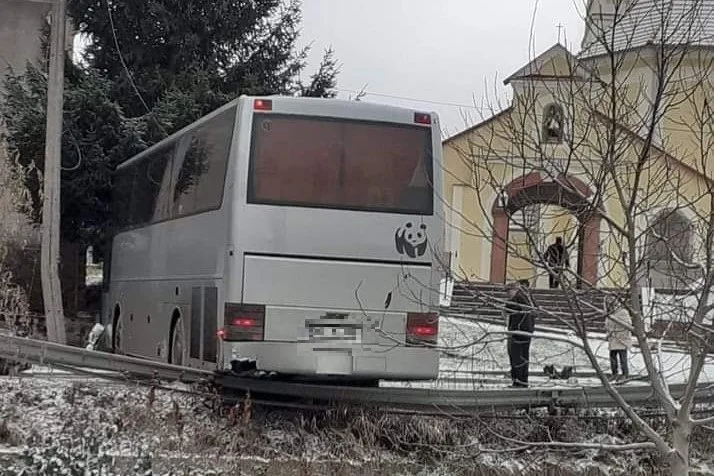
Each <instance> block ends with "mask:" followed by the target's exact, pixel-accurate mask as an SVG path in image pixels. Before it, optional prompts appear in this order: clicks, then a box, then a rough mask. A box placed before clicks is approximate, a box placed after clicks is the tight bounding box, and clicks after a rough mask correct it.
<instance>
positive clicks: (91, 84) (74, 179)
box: [0, 0, 337, 252]
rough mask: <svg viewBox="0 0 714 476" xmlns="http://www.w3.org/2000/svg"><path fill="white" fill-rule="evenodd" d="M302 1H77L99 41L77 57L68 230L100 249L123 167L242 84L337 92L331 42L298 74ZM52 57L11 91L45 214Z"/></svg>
mask: <svg viewBox="0 0 714 476" xmlns="http://www.w3.org/2000/svg"><path fill="white" fill-rule="evenodd" d="M300 6H301V5H300V2H298V1H296V0H290V1H289V2H288V3H285V2H283V1H282V0H70V2H69V11H70V14H71V16H72V18H73V21H74V24H75V25H77V26H78V27H79V29H80V31H81V32H82V33H84V34H86V35H88V37H89V39H90V44H89V46H88V48H87V51H86V55H85V56H86V64H84V65H74V64H71V62H70V61H68V64H67V66H66V75H67V76H66V84H65V113H64V136H63V143H62V166H63V171H62V189H61V200H62V234H63V238H64V239H68V240H71V241H76V240H80V241H81V242H83V243H85V244H87V245H93V246H94V247H95V249H96V250H97V251H98V252H101V248H102V245H103V244H104V243H105V239H106V237H107V234H108V232H109V231H110V227H111V190H112V172H113V170H114V168H115V167H116V166H117V165H118V164H119V163H121V162H122V161H123V160H126V159H127V158H129V157H131V156H132V155H133V154H135V153H137V152H139V151H140V150H143V149H145V148H146V147H148V146H150V145H151V144H153V143H155V142H157V141H158V140H160V139H162V138H164V137H166V136H167V135H168V134H171V133H173V132H175V131H176V130H178V129H180V128H181V127H183V126H185V125H187V124H189V123H191V122H193V121H194V120H196V119H197V118H199V117H200V116H202V115H204V114H206V113H207V112H209V111H211V110H213V109H215V108H217V107H219V106H220V105H222V104H224V103H226V102H227V101H229V100H231V99H234V98H235V97H237V96H238V95H240V94H286V95H299V94H303V95H309V96H324V97H332V96H333V95H334V92H333V88H334V86H335V81H336V77H337V64H336V61H335V59H334V55H333V53H332V51H331V50H328V51H327V53H326V55H325V57H324V59H323V62H322V64H321V66H320V68H319V69H318V71H317V72H316V73H315V74H313V75H312V76H311V79H310V82H309V84H307V85H304V84H302V82H301V81H300V80H299V75H300V73H301V72H302V71H303V70H304V68H305V57H306V54H307V52H308V51H307V49H302V50H297V49H296V45H295V43H296V40H297V37H298V27H299V24H300V21H301V17H300ZM46 33H47V32H45V36H46ZM43 56H44V57H45V58H46V57H47V51H46V44H45V51H44V54H43ZM46 67H47V62H46V61H45V62H42V66H41V67H40V68H39V69H38V68H35V67H32V66H28V67H27V70H26V71H24V72H23V73H21V74H10V75H9V76H8V78H7V79H6V81H5V91H4V93H3V95H4V98H3V101H2V102H0V104H2V107H1V109H0V113H1V114H2V117H3V119H4V121H5V125H6V130H7V132H6V139H7V142H8V145H9V147H10V150H11V153H12V155H13V156H14V157H15V163H16V165H17V166H18V167H19V169H20V172H22V174H23V176H24V177H25V183H26V185H27V186H28V189H29V191H30V194H31V197H32V210H31V215H32V217H33V219H34V220H35V221H39V219H40V217H41V204H42V201H41V195H40V194H41V190H42V185H41V173H42V170H43V167H44V144H45V123H46V115H45V108H46V87H47V85H46V76H45V71H46Z"/></svg>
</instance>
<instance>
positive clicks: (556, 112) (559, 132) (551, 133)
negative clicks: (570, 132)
mask: <svg viewBox="0 0 714 476" xmlns="http://www.w3.org/2000/svg"><path fill="white" fill-rule="evenodd" d="M564 126H565V113H564V111H563V106H561V105H560V104H556V103H551V104H548V105H547V106H546V107H545V109H544V110H543V141H544V142H548V143H553V144H560V143H561V142H563V135H564V134H563V128H564Z"/></svg>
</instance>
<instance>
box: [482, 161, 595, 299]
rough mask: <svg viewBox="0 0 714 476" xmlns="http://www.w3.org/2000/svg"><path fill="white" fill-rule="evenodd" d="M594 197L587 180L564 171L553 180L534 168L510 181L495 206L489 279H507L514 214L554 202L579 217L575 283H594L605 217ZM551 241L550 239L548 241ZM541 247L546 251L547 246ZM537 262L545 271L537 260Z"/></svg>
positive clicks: (500, 280) (574, 268) (573, 265)
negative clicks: (600, 234) (598, 209)
mask: <svg viewBox="0 0 714 476" xmlns="http://www.w3.org/2000/svg"><path fill="white" fill-rule="evenodd" d="M546 179H547V180H546ZM592 197H593V192H592V190H590V188H589V187H588V186H587V185H586V184H585V183H583V182H582V181H581V180H579V179H577V178H575V177H572V176H569V175H564V174H561V175H559V176H558V177H557V178H556V179H555V180H553V179H551V178H550V177H543V176H542V175H541V174H540V173H539V172H533V173H530V174H527V175H524V176H521V177H518V178H517V179H515V180H513V181H512V182H511V183H509V184H508V185H507V186H506V187H505V191H504V193H503V195H502V196H501V197H499V198H498V199H497V200H496V202H495V203H494V205H493V208H492V223H493V236H492V245H491V247H492V248H491V269H490V281H491V282H492V283H505V282H506V277H507V263H508V258H509V246H508V243H509V230H510V229H511V226H510V224H511V222H512V218H513V217H514V215H516V214H517V213H518V212H521V211H522V210H524V209H526V208H527V207H531V206H535V205H546V206H547V205H555V206H559V207H562V208H563V209H565V210H567V211H568V212H569V213H570V214H571V215H572V216H573V217H574V218H575V219H576V221H577V224H576V227H577V245H576V246H577V258H576V262H575V263H571V264H570V269H571V270H572V271H574V272H575V273H576V275H577V276H578V279H577V282H576V283H574V284H576V285H577V286H578V287H582V286H593V285H595V283H596V282H597V277H598V261H599V255H600V240H599V232H600V221H601V219H602V217H601V215H600V213H598V211H597V209H595V207H593V205H592V203H591V202H590V200H591V199H592ZM522 216H525V214H523V215H522ZM551 241H552V240H550V239H549V240H548V244H550V242H551ZM539 251H540V253H543V252H545V249H540V250H539ZM534 265H535V267H536V268H540V270H543V271H544V268H543V267H542V266H540V267H539V265H538V263H537V262H536V263H534Z"/></svg>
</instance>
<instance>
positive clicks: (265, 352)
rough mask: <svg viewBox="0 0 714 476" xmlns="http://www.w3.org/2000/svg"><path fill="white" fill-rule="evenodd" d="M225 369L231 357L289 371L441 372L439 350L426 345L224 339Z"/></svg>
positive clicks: (418, 376)
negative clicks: (320, 344)
mask: <svg viewBox="0 0 714 476" xmlns="http://www.w3.org/2000/svg"><path fill="white" fill-rule="evenodd" d="M222 350H223V358H222V365H223V369H230V368H231V361H233V360H241V359H249V360H255V362H256V367H257V369H258V370H264V371H272V372H278V373H282V374H289V375H306V376H310V375H314V376H330V375H334V376H340V377H350V378H352V377H354V378H357V379H382V380H431V379H435V378H437V376H438V373H439V352H438V350H435V349H428V348H424V347H404V346H400V347H397V346H389V347H387V346H378V345H371V346H369V345H363V346H349V347H347V346H346V347H343V348H336V347H331V348H325V347H322V348H320V347H317V346H315V345H314V344H309V343H290V342H224V343H223V349H222Z"/></svg>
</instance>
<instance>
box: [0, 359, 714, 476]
mask: <svg viewBox="0 0 714 476" xmlns="http://www.w3.org/2000/svg"><path fill="white" fill-rule="evenodd" d="M43 370H45V369H43ZM37 375H40V374H39V373H38V374H37ZM0 389H1V391H0V476H11V475H12V476H17V475H20V474H23V475H27V476H29V475H55V474H56V475H59V474H63V475H64V474H66V475H77V476H79V475H85V474H87V475H90V474H96V475H100V474H101V475H103V476H113V475H150V474H154V475H170V474H171V475H189V474H190V475H194V476H203V475H205V476H207V475H209V474H212V475H219V474H221V475H229V474H230V475H253V474H270V475H271V476H272V475H276V476H281V475H317V476H319V475H345V476H351V475H367V474H389V475H405V476H406V475H421V476H436V475H462V474H463V475H466V474H483V475H493V476H501V475H504V476H505V475H509V476H510V475H517V474H524V475H529V474H532V475H534V474H557V475H561V476H570V475H579V474H628V475H633V476H634V475H639V474H646V473H644V472H641V471H640V469H639V468H640V467H641V465H642V464H643V461H649V459H650V457H649V456H647V455H645V454H642V453H636V452H625V453H622V454H619V455H606V454H603V453H601V452H599V451H596V450H585V451H582V450H581V451H574V450H568V451H566V452H558V451H555V450H553V451H549V450H546V449H543V448H540V449H539V448H534V449H532V450H528V451H517V452H514V451H504V450H506V449H508V447H509V446H510V444H509V443H506V442H504V441H503V440H501V439H499V438H498V437H497V436H495V435H494V432H502V433H507V434H509V435H511V436H512V437H516V438H525V437H531V438H533V437H535V438H540V437H539V436H538V435H542V434H544V433H543V432H544V431H547V434H552V436H553V437H554V438H558V439H561V440H564V441H587V442H609V443H621V442H627V441H629V440H628V439H627V438H628V436H627V435H628V434H631V432H629V431H628V430H627V424H626V423H624V425H625V426H623V428H619V427H618V426H617V423H616V420H613V419H611V418H610V414H609V413H608V414H605V413H603V414H602V415H601V418H606V419H604V420H582V421H581V420H579V419H577V418H570V417H566V418H563V419H556V420H553V419H552V418H551V417H548V416H547V415H538V414H536V413H532V414H530V415H528V416H525V415H522V417H523V418H521V419H520V420H509V419H503V420H500V419H491V420H483V421H479V420H473V421H466V420H464V421H455V420H449V419H437V418H430V417H423V416H422V417H419V416H417V417H406V416H390V415H379V414H375V413H364V412H357V411H352V412H351V411H341V410H340V411H334V412H332V413H331V414H328V415H325V414H315V413H308V412H296V411H294V410H293V411H287V410H261V409H257V408H250V407H245V406H243V407H239V408H238V409H237V412H235V413H234V412H231V411H229V409H224V410H223V411H222V412H220V413H219V412H216V411H212V410H209V409H208V408H207V407H206V406H205V405H204V403H205V401H204V400H203V399H202V398H199V397H197V396H195V395H187V394H186V393H184V392H185V391H187V390H189V387H186V386H183V385H176V386H174V387H172V389H170V390H157V391H155V392H151V391H150V390H149V389H147V388H146V387H138V386H133V385H128V384H122V383H116V382H110V381H100V380H98V379H86V378H85V379H84V381H82V382H78V381H73V380H70V379H66V378H58V376H57V375H55V376H48V375H46V374H44V376H41V377H40V376H37V377H22V378H14V377H0ZM246 408H247V409H246ZM591 416H592V415H591ZM603 421H606V422H607V423H606V424H605V425H603V424H602V423H601V422H603ZM603 431H604V432H605V433H604V434H603V433H602V432H603ZM712 449H714V448H711V447H709V446H703V447H697V449H696V450H695V451H693V453H692V455H693V458H695V461H696V462H697V463H698V464H699V463H700V462H701V463H702V464H706V463H709V464H711V461H710V459H711V458H710V457H708V456H706V455H709V454H712V453H713V451H712ZM702 458H703V459H702ZM556 469H558V471H556ZM22 471H25V472H22Z"/></svg>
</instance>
